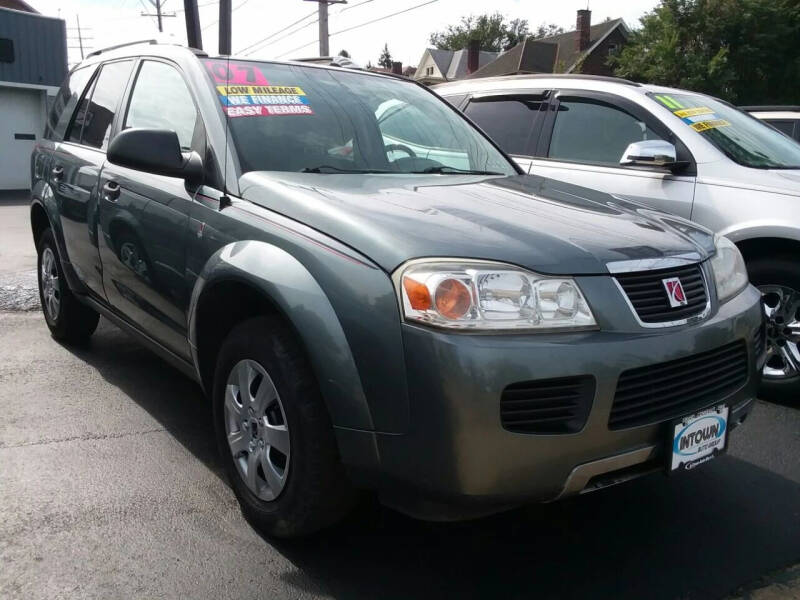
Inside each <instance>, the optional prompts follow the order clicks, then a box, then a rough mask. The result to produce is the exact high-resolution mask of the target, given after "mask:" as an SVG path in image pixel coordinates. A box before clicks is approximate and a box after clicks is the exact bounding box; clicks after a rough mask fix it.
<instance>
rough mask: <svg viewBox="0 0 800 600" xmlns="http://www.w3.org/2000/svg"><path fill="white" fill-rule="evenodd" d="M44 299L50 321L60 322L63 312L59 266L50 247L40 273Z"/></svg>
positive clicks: (44, 256)
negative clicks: (61, 312)
mask: <svg viewBox="0 0 800 600" xmlns="http://www.w3.org/2000/svg"><path fill="white" fill-rule="evenodd" d="M40 278H41V287H42V298H43V299H44V309H45V311H47V316H48V317H50V321H52V322H55V321H57V320H58V316H59V312H60V311H61V282H60V281H59V279H58V265H57V264H56V255H55V254H54V253H53V250H52V249H51V248H50V247H49V246H48V247H46V248H45V249H44V252H42V268H41V273H40Z"/></svg>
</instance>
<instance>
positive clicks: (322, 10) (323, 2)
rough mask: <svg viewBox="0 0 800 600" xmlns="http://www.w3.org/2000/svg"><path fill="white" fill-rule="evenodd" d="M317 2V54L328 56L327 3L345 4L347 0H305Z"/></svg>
mask: <svg viewBox="0 0 800 600" xmlns="http://www.w3.org/2000/svg"><path fill="white" fill-rule="evenodd" d="M306 2H316V3H317V4H319V55H320V56H330V48H329V47H328V5H329V4H347V0H306Z"/></svg>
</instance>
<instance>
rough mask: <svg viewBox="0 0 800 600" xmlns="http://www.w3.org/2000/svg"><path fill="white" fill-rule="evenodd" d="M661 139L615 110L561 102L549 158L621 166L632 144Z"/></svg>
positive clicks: (589, 102) (583, 102)
mask: <svg viewBox="0 0 800 600" xmlns="http://www.w3.org/2000/svg"><path fill="white" fill-rule="evenodd" d="M661 139H663V138H661V137H660V136H659V135H657V134H656V133H655V132H654V131H653V130H652V129H650V127H648V126H647V124H646V123H645V122H644V121H642V120H641V119H639V118H637V117H635V116H633V115H632V114H630V113H629V112H627V111H625V110H622V109H621V108H617V107H616V106H612V105H610V104H606V103H604V102H596V101H593V100H582V99H576V100H561V102H560V103H559V106H558V112H557V113H556V121H555V124H554V126H553V135H552V137H551V139H550V151H549V153H548V156H549V157H550V158H554V159H561V160H568V161H574V162H584V163H592V164H605V165H615V166H619V161H620V159H621V158H622V154H623V153H624V152H625V150H626V149H627V148H628V145H629V144H632V143H633V142H641V141H643V140H661Z"/></svg>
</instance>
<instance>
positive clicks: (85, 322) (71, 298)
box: [36, 228, 100, 344]
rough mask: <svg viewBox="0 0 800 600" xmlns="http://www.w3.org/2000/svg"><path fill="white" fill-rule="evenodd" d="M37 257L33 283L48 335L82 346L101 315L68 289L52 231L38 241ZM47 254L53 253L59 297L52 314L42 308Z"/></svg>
mask: <svg viewBox="0 0 800 600" xmlns="http://www.w3.org/2000/svg"><path fill="white" fill-rule="evenodd" d="M37 252H38V255H39V258H38V261H37V269H36V271H37V275H36V279H37V280H38V282H39V301H40V302H41V303H42V312H43V313H44V319H45V322H46V323H47V327H48V328H49V329H50V334H51V335H52V336H53V338H55V339H56V340H58V341H60V342H66V343H73V344H79V343H84V342H86V340H88V339H89V337H91V335H92V334H93V333H94V331H95V329H97V323H98V322H99V321H100V315H99V314H97V312H96V311H95V310H93V309H92V308H90V307H88V306H86V305H85V304H83V303H82V302H81V301H80V300H78V299H77V298H76V297H75V295H74V294H73V293H72V290H70V289H69V285H68V284H67V280H66V278H65V277H64V270H63V268H62V267H61V258H60V256H59V254H58V247H57V245H56V240H55V237H53V231H52V230H51V229H49V228H48V229H45V230H44V232H43V233H42V235H41V237H40V238H39V244H38V246H37ZM46 252H50V253H52V256H53V257H54V259H55V260H54V263H55V264H54V266H55V269H56V270H57V272H58V296H59V307H58V310H57V311H54V312H53V314H51V311H50V310H48V307H47V305H46V304H45V288H44V283H43V273H42V260H43V257H44V256H45V253H46Z"/></svg>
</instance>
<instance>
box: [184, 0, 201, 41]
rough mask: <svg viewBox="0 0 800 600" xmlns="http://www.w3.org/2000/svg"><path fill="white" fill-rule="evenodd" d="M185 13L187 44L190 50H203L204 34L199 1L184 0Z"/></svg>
mask: <svg viewBox="0 0 800 600" xmlns="http://www.w3.org/2000/svg"><path fill="white" fill-rule="evenodd" d="M183 13H184V15H185V17H186V42H187V43H188V44H189V48H197V49H198V50H202V49H203V32H202V31H201V30H200V13H199V12H198V11H197V0H183Z"/></svg>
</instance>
